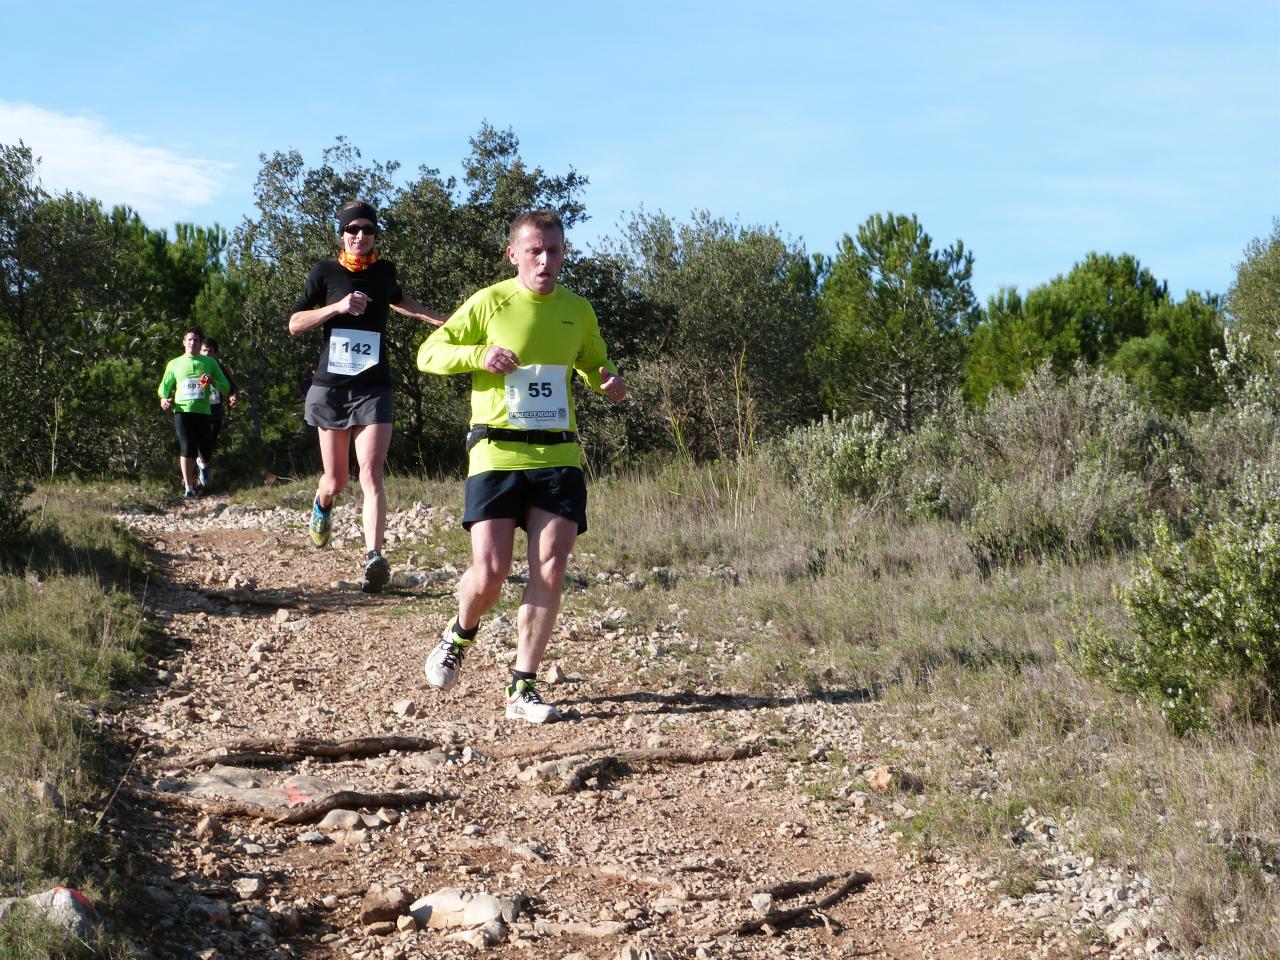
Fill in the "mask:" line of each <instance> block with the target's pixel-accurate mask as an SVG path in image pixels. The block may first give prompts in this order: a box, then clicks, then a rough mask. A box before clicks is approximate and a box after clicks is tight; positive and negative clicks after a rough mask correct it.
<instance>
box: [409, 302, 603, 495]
mask: <svg viewBox="0 0 1280 960" xmlns="http://www.w3.org/2000/svg"><path fill="white" fill-rule="evenodd" d="M493 346H499V347H505V348H506V349H508V350H510V351H511V352H513V353H514V354H515V355H516V356H517V357H519V358H520V364H521V367H520V369H519V370H517V371H516V372H515V373H513V374H508V375H505V376H504V375H503V374H499V373H490V372H489V371H487V370H485V369H484V366H483V365H484V355H485V352H486V351H487V350H488V349H489V348H490V347H493ZM601 367H604V368H605V369H607V370H610V371H612V372H614V373H617V368H616V367H614V366H613V364H612V363H610V362H609V355H608V351H607V350H606V348H605V345H604V340H603V339H602V338H601V337H600V325H599V323H598V322H597V321H596V313H595V311H594V310H593V309H591V304H590V303H588V302H587V301H586V300H585V299H583V298H582V297H580V296H578V295H577V294H576V293H571V292H570V291H568V290H566V289H565V288H564V287H561V286H557V287H556V288H555V290H553V291H552V292H551V293H549V294H546V295H543V294H540V293H535V292H534V291H532V290H529V289H528V288H527V287H524V286H522V285H521V284H520V282H519V281H518V280H517V279H515V278H514V277H513V278H512V279H510V280H504V281H502V282H501V283H495V284H494V285H493V286H491V287H485V288H484V289H483V290H480V291H478V292H477V293H475V294H474V295H472V296H471V298H470V299H469V300H467V302H466V303H464V304H463V305H462V306H461V307H459V308H458V310H457V312H456V313H454V315H453V316H452V317H450V318H449V320H448V322H446V323H445V324H444V326H442V327H440V328H439V329H438V330H436V331H435V332H433V333H432V334H431V336H429V337H427V339H426V341H425V342H424V343H423V344H422V346H421V348H419V350H418V369H419V370H423V371H425V372H427V373H439V374H446V375H447V374H454V373H470V374H471V422H472V424H480V425H484V426H489V427H501V428H502V429H504V430H521V429H525V430H576V429H577V417H576V415H575V413H574V409H573V391H572V389H571V375H572V373H573V371H574V370H577V371H578V375H579V376H581V377H582V379H583V380H584V381H586V383H587V385H588V386H589V387H591V389H593V390H597V391H598V390H599V389H600V380H601V377H600V368H601ZM581 465H582V458H581V452H580V450H579V449H578V445H577V444H576V443H560V444H551V445H541V444H533V443H520V442H518V441H510V440H482V441H481V442H480V443H478V444H476V445H475V446H474V447H473V448H472V449H471V460H470V469H469V473H470V475H472V476H474V475H475V474H477V473H486V472H488V471H490V470H530V469H535V468H538V467H580V466H581Z"/></svg>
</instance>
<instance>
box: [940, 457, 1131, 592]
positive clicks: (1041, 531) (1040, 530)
mask: <svg viewBox="0 0 1280 960" xmlns="http://www.w3.org/2000/svg"><path fill="white" fill-rule="evenodd" d="M1147 516H1148V511H1147V490H1146V487H1145V485H1144V484H1143V483H1142V482H1141V481H1140V480H1138V478H1137V477H1135V476H1134V475H1133V474H1130V473H1125V472H1123V471H1121V472H1117V473H1112V472H1108V471H1107V470H1106V469H1105V467H1104V466H1103V465H1102V464H1100V463H1098V462H1097V461H1090V462H1086V463H1083V464H1080V465H1078V466H1077V467H1076V469H1075V470H1073V471H1072V472H1071V473H1070V474H1068V475H1067V476H1065V477H1063V478H1062V479H1061V480H1055V479H1053V478H1051V477H1045V476H1043V475H1041V476H1032V477H1029V478H1026V479H1023V478H1018V479H1015V480H1010V481H1007V482H1005V483H1001V484H995V485H992V486H990V487H988V488H987V490H986V492H985V493H984V495H983V496H982V499H980V500H979V501H978V502H977V503H976V504H974V507H973V510H972V512H971V513H970V515H969V517H968V519H966V520H965V522H964V524H963V526H964V530H965V533H966V534H967V535H968V538H969V549H970V551H971V552H972V553H973V556H974V559H975V560H976V561H977V562H978V565H979V567H980V568H982V569H984V570H989V569H991V568H992V567H996V566H1004V565H1007V564H1011V563H1021V562H1023V561H1027V560H1043V559H1046V558H1049V557H1064V558H1066V559H1068V560H1072V561H1081V560H1087V559H1090V558H1092V557H1095V556H1106V555H1109V554H1111V553H1113V552H1115V551H1116V550H1120V549H1124V548H1126V547H1129V546H1132V545H1133V544H1134V543H1135V542H1136V541H1137V539H1138V536H1139V533H1140V531H1141V530H1142V528H1143V527H1144V526H1145V525H1146V523H1147Z"/></svg>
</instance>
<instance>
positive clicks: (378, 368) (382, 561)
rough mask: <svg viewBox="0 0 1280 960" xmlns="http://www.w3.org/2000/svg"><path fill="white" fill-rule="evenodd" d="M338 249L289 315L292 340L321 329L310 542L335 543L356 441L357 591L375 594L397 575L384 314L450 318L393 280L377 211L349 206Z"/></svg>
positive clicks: (361, 204) (312, 409)
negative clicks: (385, 549) (360, 499)
mask: <svg viewBox="0 0 1280 960" xmlns="http://www.w3.org/2000/svg"><path fill="white" fill-rule="evenodd" d="M338 229H339V231H340V233H339V237H340V243H341V250H340V251H339V252H338V257H337V259H336V260H322V261H320V262H319V263H317V264H316V265H315V266H314V267H312V268H311V273H310V275H309V276H308V277H307V283H306V286H305V287H304V288H303V290H302V295H301V296H300V297H298V300H297V302H296V303H294V305H293V313H292V314H291V315H290V317H289V332H290V333H291V334H299V333H306V332H307V331H308V330H315V329H317V328H323V331H324V346H323V347H322V348H321V350H320V362H319V364H317V366H316V371H315V376H314V379H313V382H312V384H311V386H310V387H309V388H308V390H307V398H306V418H307V423H309V424H311V425H312V426H313V427H316V428H317V430H318V431H319V434H320V459H321V461H322V462H323V464H324V476H322V477H321V478H320V484H319V487H318V488H317V489H316V496H315V501H314V503H313V504H312V507H311V524H310V533H311V542H312V543H314V544H315V545H316V546H317V547H323V546H325V545H326V544H328V542H329V532H330V521H329V512H330V510H331V509H332V508H333V501H334V498H335V497H337V495H338V494H340V493H341V492H342V491H343V490H345V489H346V486H347V476H348V469H349V458H350V450H351V443H352V440H353V439H354V441H355V448H356V459H357V460H358V461H359V468H360V488H361V490H363V491H364V545H365V548H366V550H367V551H368V553H367V554H366V556H365V562H364V581H363V583H362V584H361V589H362V590H364V591H365V592H366V593H377V592H379V591H380V590H381V589H382V588H383V587H384V586H386V584H387V581H388V580H390V579H391V567H390V566H388V564H387V561H386V558H385V557H383V556H382V538H383V532H384V528H385V527H386V521H387V498H386V494H385V493H384V491H383V487H382V481H383V474H382V467H383V464H384V462H385V461H386V459H387V449H388V448H389V447H390V446H391V424H392V413H393V397H392V388H391V366H390V364H389V363H388V360H387V349H386V339H387V336H386V335H387V311H388V309H389V308H394V309H395V310H396V311H397V312H398V313H403V314H405V315H406V316H410V317H417V318H419V319H421V320H426V321H427V322H428V323H434V324H436V325H439V324H441V323H443V322H444V315H443V314H438V313H435V312H433V311H431V310H428V309H427V308H426V307H424V306H423V305H422V304H420V303H418V301H416V300H414V299H413V298H412V297H409V296H406V295H405V294H404V292H403V291H402V290H401V289H400V284H399V283H398V282H397V281H396V268H395V264H393V263H391V262H390V261H389V260H383V259H381V257H380V255H379V253H378V250H377V248H376V247H375V246H374V242H375V240H376V239H377V235H378V211H377V209H376V208H375V207H374V206H373V205H372V204H370V203H367V202H366V201H364V200H352V201H351V202H350V203H346V204H343V206H342V208H341V209H340V210H339V211H338Z"/></svg>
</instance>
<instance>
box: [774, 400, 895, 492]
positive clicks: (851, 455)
mask: <svg viewBox="0 0 1280 960" xmlns="http://www.w3.org/2000/svg"><path fill="white" fill-rule="evenodd" d="M773 451H774V458H775V460H776V462H777V464H778V466H779V467H780V468H781V469H782V471H783V475H784V476H785V477H786V478H787V480H788V482H790V483H792V484H793V485H794V488H795V490H796V493H797V495H798V496H799V497H800V499H801V500H802V501H804V502H805V503H807V504H810V505H812V506H814V507H818V508H825V509H831V508H834V507H835V506H836V505H837V504H839V503H841V502H844V501H848V500H855V501H858V502H860V503H872V502H874V501H876V500H877V499H878V498H881V497H882V496H883V495H885V494H887V493H888V492H889V491H890V490H891V489H892V488H893V486H894V484H895V482H896V478H897V476H898V474H899V473H900V472H901V470H902V468H903V466H904V464H905V462H906V460H905V453H904V448H903V447H902V445H901V444H900V443H899V442H898V440H897V439H896V438H895V436H894V434H893V432H892V431H891V430H890V428H889V427H888V426H887V425H886V424H884V423H883V422H880V421H878V420H876V419H875V418H874V417H873V416H872V415H871V414H869V413H859V414H855V415H854V416H852V417H848V418H845V419H836V418H835V417H825V416H824V417H823V418H822V420H821V421H819V422H818V423H815V424H812V425H810V426H807V427H799V428H797V429H795V430H792V431H791V432H790V433H788V434H787V435H786V436H785V437H783V438H782V439H781V440H780V441H779V442H778V443H777V444H776V445H775V446H774V448H773Z"/></svg>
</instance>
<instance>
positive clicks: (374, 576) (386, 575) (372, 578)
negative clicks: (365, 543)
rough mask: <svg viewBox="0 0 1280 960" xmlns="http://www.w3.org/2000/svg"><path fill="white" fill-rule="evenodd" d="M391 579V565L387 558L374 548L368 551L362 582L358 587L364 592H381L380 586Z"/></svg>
mask: <svg viewBox="0 0 1280 960" xmlns="http://www.w3.org/2000/svg"><path fill="white" fill-rule="evenodd" d="M390 579H391V565H390V564H389V563H387V558H386V557H384V556H383V555H382V554H380V553H378V552H377V551H375V550H371V551H369V558H368V559H367V560H365V562H364V582H362V583H361V584H360V589H361V590H363V591H364V592H365V593H381V592H382V588H383V587H385V586H386V585H387V582H388V581H389V580H390Z"/></svg>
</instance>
